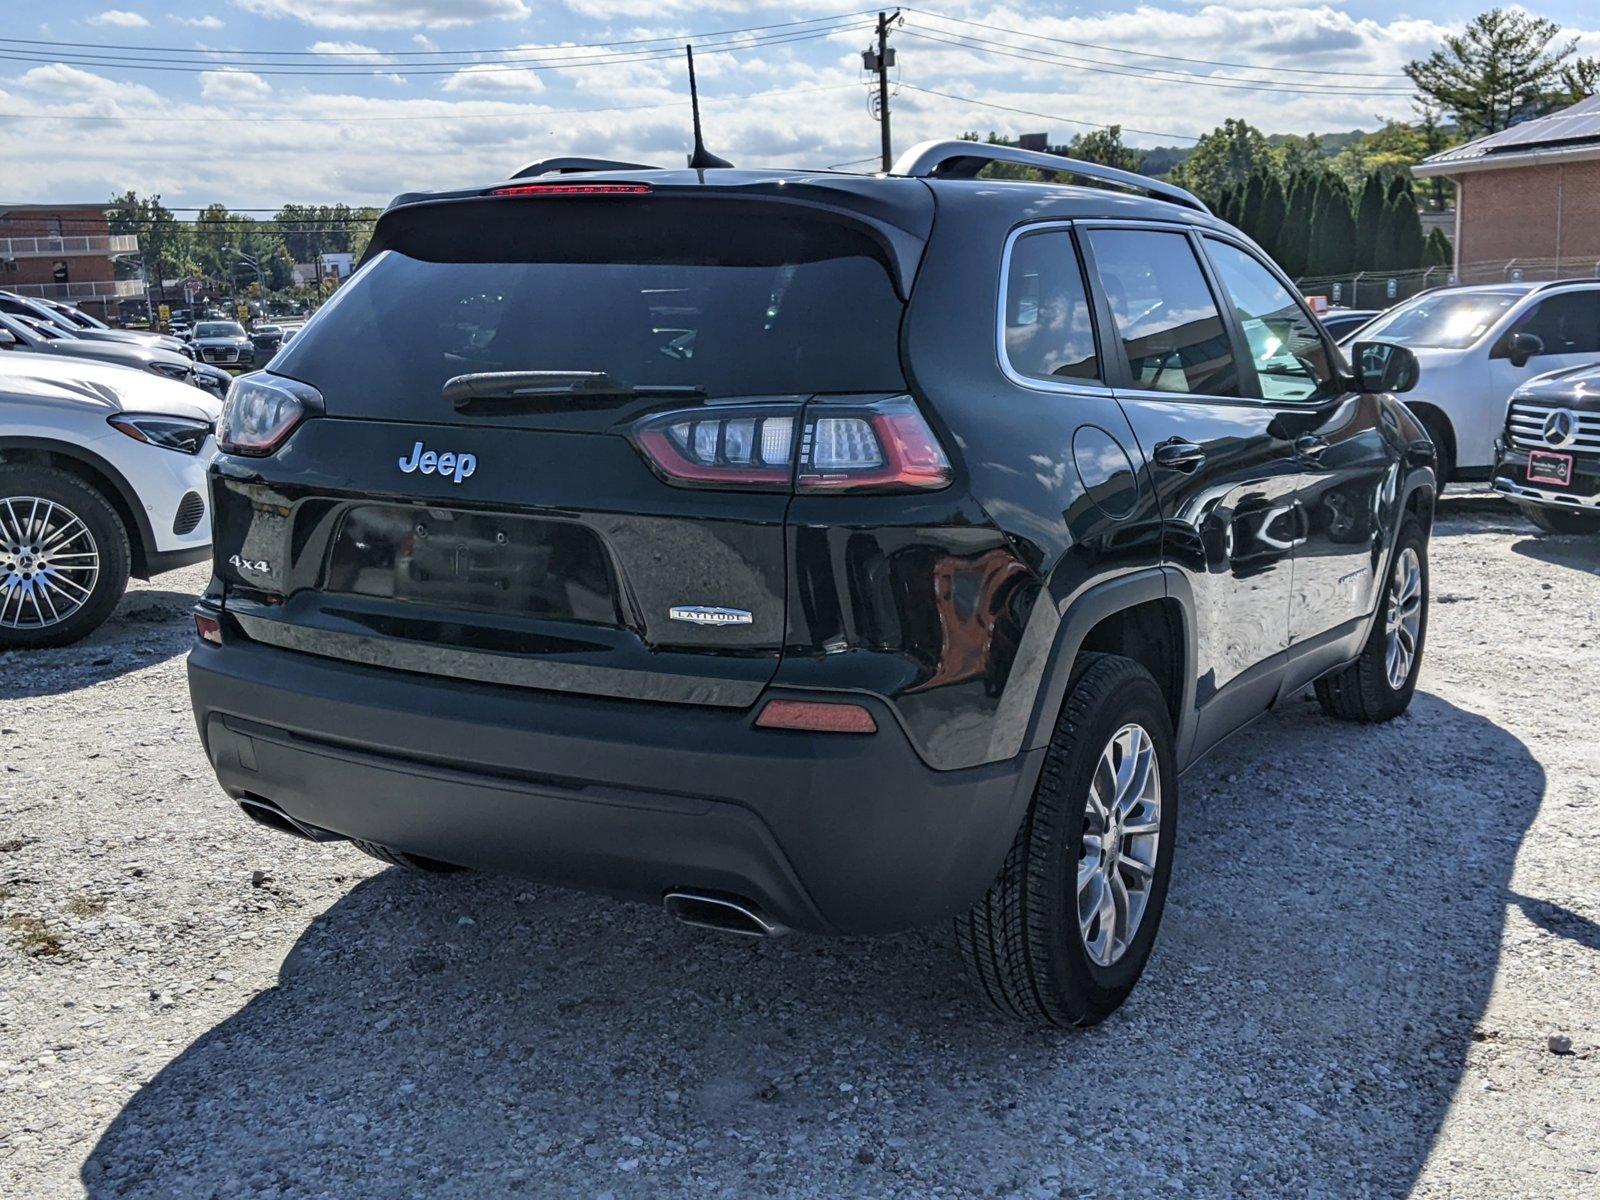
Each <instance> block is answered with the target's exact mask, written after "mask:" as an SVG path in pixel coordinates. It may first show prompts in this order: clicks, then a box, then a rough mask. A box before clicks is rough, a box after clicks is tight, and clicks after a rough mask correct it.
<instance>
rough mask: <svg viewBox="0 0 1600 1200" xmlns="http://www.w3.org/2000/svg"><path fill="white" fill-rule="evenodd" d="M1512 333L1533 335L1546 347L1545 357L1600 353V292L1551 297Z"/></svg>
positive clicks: (1514, 326)
mask: <svg viewBox="0 0 1600 1200" xmlns="http://www.w3.org/2000/svg"><path fill="white" fill-rule="evenodd" d="M1510 332H1512V333H1531V334H1533V335H1534V336H1535V337H1537V338H1538V339H1539V340H1540V341H1541V342H1543V343H1544V349H1543V350H1542V351H1541V352H1540V353H1542V354H1596V353H1600V291H1587V292H1562V293H1560V294H1558V295H1555V296H1547V297H1545V298H1544V299H1543V300H1541V301H1539V303H1537V304H1535V305H1534V306H1533V307H1532V308H1530V309H1529V310H1528V311H1527V312H1525V313H1523V314H1522V315H1521V316H1520V317H1518V318H1517V319H1516V321H1515V322H1513V324H1512V326H1511V330H1510ZM1535 357H1538V356H1537V355H1535Z"/></svg>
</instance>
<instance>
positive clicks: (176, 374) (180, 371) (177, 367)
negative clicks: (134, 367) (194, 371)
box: [150, 362, 189, 383]
mask: <svg viewBox="0 0 1600 1200" xmlns="http://www.w3.org/2000/svg"><path fill="white" fill-rule="evenodd" d="M150 369H151V370H152V371H154V372H155V373H156V374H157V375H164V376H166V377H167V378H168V379H176V380H177V381H178V382H179V383H186V382H188V379H189V364H188V363H168V362H153V363H151V364H150Z"/></svg>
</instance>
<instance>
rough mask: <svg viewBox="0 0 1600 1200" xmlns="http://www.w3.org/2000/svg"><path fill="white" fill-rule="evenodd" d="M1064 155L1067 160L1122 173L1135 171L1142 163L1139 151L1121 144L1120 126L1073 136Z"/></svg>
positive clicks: (1142, 156)
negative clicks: (1072, 159) (1096, 165)
mask: <svg viewBox="0 0 1600 1200" xmlns="http://www.w3.org/2000/svg"><path fill="white" fill-rule="evenodd" d="M1066 154H1067V156H1068V157H1069V158H1081V159H1083V160H1084V161H1085V162H1092V163H1100V164H1102V165H1104V166H1107V167H1118V168H1120V169H1121V170H1124V171H1137V170H1138V169H1139V164H1140V163H1142V162H1143V161H1144V155H1143V154H1142V153H1141V152H1140V151H1138V150H1134V149H1132V148H1131V147H1129V146H1124V145H1123V144H1122V126H1121V125H1108V126H1106V127H1105V128H1104V129H1096V130H1094V131H1093V132H1092V133H1079V134H1075V135H1074V136H1073V138H1072V140H1071V141H1070V142H1068V143H1067V147H1066Z"/></svg>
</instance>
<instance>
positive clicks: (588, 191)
mask: <svg viewBox="0 0 1600 1200" xmlns="http://www.w3.org/2000/svg"><path fill="white" fill-rule="evenodd" d="M649 194H650V185H649V184H648V183H512V184H507V185H506V186H504V187H497V188H490V189H489V195H491V196H520V197H523V198H524V199H530V200H536V199H538V198H539V197H541V196H648V195H649Z"/></svg>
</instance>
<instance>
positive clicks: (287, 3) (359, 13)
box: [233, 0, 529, 29]
mask: <svg viewBox="0 0 1600 1200" xmlns="http://www.w3.org/2000/svg"><path fill="white" fill-rule="evenodd" d="M233 2H234V4H236V5H238V6H239V7H240V8H242V9H244V10H246V11H247V12H253V13H256V14H258V15H259V16H263V17H292V18H294V19H295V20H297V21H303V22H304V23H305V24H307V25H313V26H316V27H317V28H318V29H416V28H418V27H421V28H423V29H449V28H453V27H456V26H461V25H476V24H478V23H480V22H482V21H512V20H521V19H522V18H524V17H526V16H528V14H529V9H528V5H527V3H526V0H450V3H448V4H439V3H436V2H434V0H233Z"/></svg>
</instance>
